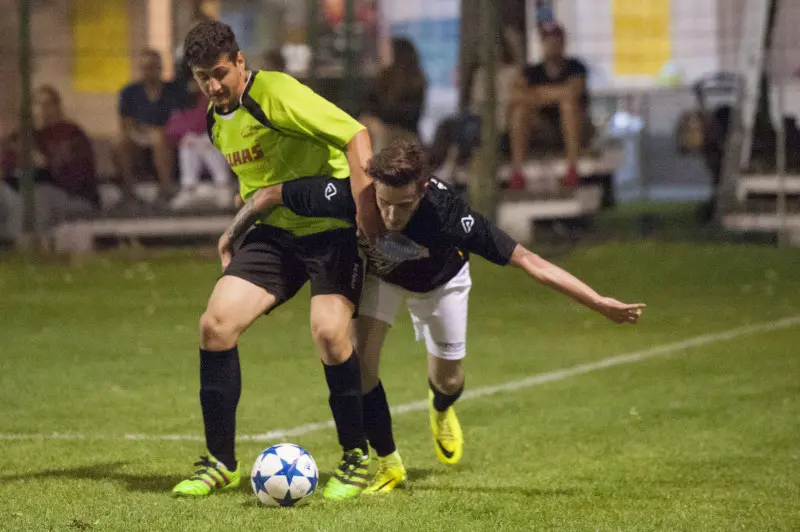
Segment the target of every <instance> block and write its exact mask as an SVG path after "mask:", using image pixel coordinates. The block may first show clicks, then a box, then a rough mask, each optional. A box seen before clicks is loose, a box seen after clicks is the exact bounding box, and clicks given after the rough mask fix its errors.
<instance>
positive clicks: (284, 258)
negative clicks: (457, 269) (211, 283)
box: [223, 224, 364, 308]
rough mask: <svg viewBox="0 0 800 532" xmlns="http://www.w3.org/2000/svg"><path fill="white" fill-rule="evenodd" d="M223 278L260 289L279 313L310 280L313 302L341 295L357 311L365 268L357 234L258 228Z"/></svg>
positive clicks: (353, 231)
mask: <svg viewBox="0 0 800 532" xmlns="http://www.w3.org/2000/svg"><path fill="white" fill-rule="evenodd" d="M223 275H233V276H234V277H239V278H241V279H244V280H245V281H249V282H251V283H253V284H254V285H257V286H260V287H261V288H263V289H264V290H266V291H267V292H269V293H270V294H272V295H274V296H275V297H276V298H277V299H278V301H277V303H276V305H275V307H277V306H278V305H280V304H282V303H285V302H286V301H288V300H290V299H291V298H292V297H294V295H295V294H296V293H297V291H298V290H300V288H302V287H303V285H304V284H306V281H309V280H310V281H311V296H312V297H313V296H319V295H325V294H339V295H343V296H345V297H346V298H347V299H348V300H350V301H351V302H352V303H353V305H355V306H356V308H358V300H359V299H360V297H361V286H362V284H363V281H364V264H363V260H362V258H361V256H360V255H359V252H358V242H357V240H356V232H355V229H352V228H349V229H335V230H332V231H325V232H323V233H317V234H315V235H310V236H302V237H298V236H294V235H292V234H291V233H289V232H288V231H284V230H283V229H278V228H277V227H272V226H269V225H261V224H259V225H256V226H255V227H254V228H253V229H252V230H250V232H249V233H247V235H245V237H244V240H243V242H242V245H241V246H240V247H239V248H238V249H237V250H236V252H235V253H234V254H233V259H232V260H231V263H230V264H229V265H228V267H227V269H226V270H225V273H224V274H223ZM275 307H273V308H275Z"/></svg>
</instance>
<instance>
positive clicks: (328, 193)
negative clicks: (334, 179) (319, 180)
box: [325, 183, 337, 201]
mask: <svg viewBox="0 0 800 532" xmlns="http://www.w3.org/2000/svg"><path fill="white" fill-rule="evenodd" d="M336 192H337V190H336V187H335V186H333V183H328V186H326V187H325V199H326V200H328V201H330V200H331V198H332V197H334V196H335V195H336Z"/></svg>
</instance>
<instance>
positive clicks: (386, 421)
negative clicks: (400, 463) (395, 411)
mask: <svg viewBox="0 0 800 532" xmlns="http://www.w3.org/2000/svg"><path fill="white" fill-rule="evenodd" d="M364 431H365V432H366V433H367V440H369V443H370V445H372V447H373V448H374V449H375V451H376V452H377V453H378V456H388V455H390V454H392V453H393V452H395V450H397V448H396V447H395V445H394V436H393V435H392V414H391V412H389V402H388V401H387V400H386V392H385V391H384V389H383V383H382V382H380V381H378V385H377V386H376V387H375V388H373V389H372V390H370V391H368V392H367V393H365V394H364Z"/></svg>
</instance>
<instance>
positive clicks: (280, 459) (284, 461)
mask: <svg viewBox="0 0 800 532" xmlns="http://www.w3.org/2000/svg"><path fill="white" fill-rule="evenodd" d="M318 478H319V473H318V471H317V464H316V463H315V462H314V459H313V458H311V455H310V454H308V453H307V452H306V450H305V449H303V448H302V447H298V446H297V445H294V444H291V443H279V444H278V445H273V446H272V447H270V448H269V449H267V450H266V451H264V452H263V453H261V454H260V455H258V458H256V463H255V464H253V471H252V472H251V473H250V485H251V486H252V487H253V493H255V494H256V497H258V500H260V501H261V502H262V503H264V504H266V505H267V506H295V505H297V504H298V503H300V501H302V500H303V499H305V498H306V497H308V496H309V495H311V494H312V493H314V489H316V487H317V480H318Z"/></svg>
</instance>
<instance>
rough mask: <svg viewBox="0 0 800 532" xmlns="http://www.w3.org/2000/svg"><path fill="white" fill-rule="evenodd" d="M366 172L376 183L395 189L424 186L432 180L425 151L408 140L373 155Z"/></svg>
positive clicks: (394, 143) (393, 143)
mask: <svg viewBox="0 0 800 532" xmlns="http://www.w3.org/2000/svg"><path fill="white" fill-rule="evenodd" d="M366 172H367V175H369V176H370V177H371V178H372V179H374V180H375V181H376V182H378V183H383V184H385V185H388V186H390V187H395V188H400V187H404V186H406V185H408V184H409V183H417V184H419V185H422V184H423V183H425V182H426V181H427V180H428V179H429V178H430V169H429V167H428V157H427V154H426V153H425V150H424V149H423V148H422V146H420V145H419V144H417V143H415V142H408V141H406V140H397V141H395V142H392V143H391V144H390V145H389V147H388V148H386V149H383V150H381V151H380V152H378V153H376V154H375V155H373V157H372V159H370V161H369V164H368V165H367V168H366Z"/></svg>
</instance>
